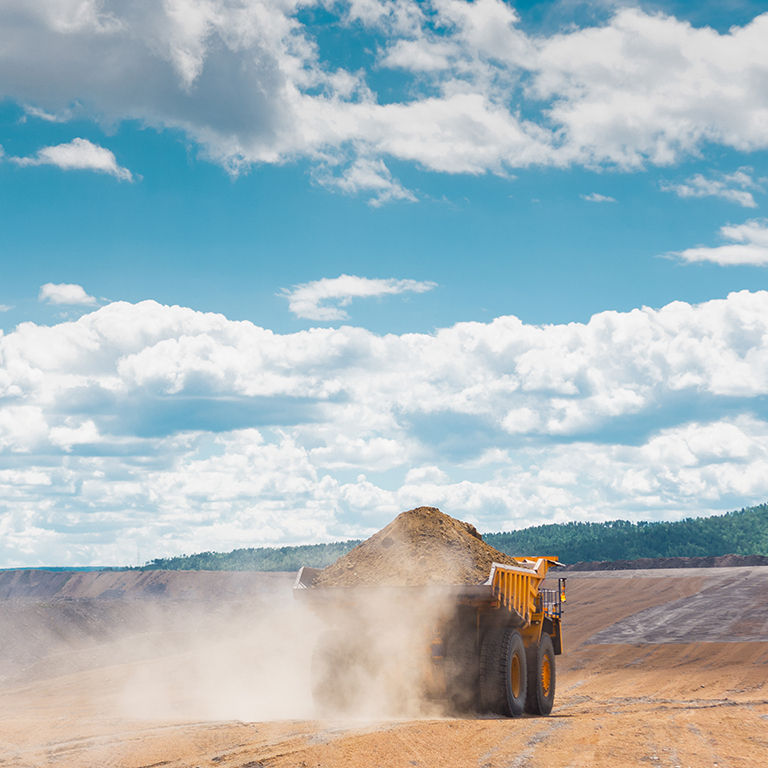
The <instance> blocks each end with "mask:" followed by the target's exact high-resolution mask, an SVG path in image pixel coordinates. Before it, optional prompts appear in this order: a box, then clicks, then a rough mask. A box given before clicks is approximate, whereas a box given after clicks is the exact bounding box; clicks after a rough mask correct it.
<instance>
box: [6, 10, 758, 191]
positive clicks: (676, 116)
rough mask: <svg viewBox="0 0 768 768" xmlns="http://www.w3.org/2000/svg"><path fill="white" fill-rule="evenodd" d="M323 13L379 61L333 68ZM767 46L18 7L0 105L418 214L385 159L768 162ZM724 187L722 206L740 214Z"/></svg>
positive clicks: (611, 28) (472, 15) (466, 165)
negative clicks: (399, 204)
mask: <svg viewBox="0 0 768 768" xmlns="http://www.w3.org/2000/svg"><path fill="white" fill-rule="evenodd" d="M320 5H322V7H323V9H324V13H326V14H329V15H330V17H332V18H333V19H334V21H335V23H336V27H335V28H336V29H337V31H338V33H339V35H341V36H342V37H344V36H347V37H349V38H350V39H351V38H352V37H354V36H355V35H356V34H357V33H358V30H360V29H363V30H364V31H365V33H369V34H372V35H375V36H376V37H377V45H376V46H371V52H370V54H369V60H368V61H367V62H366V61H363V62H361V63H356V66H355V69H354V70H351V69H345V68H343V67H339V66H338V65H337V64H335V63H332V62H330V61H328V60H326V59H324V58H323V47H322V46H321V45H319V44H318V42H317V41H316V39H315V36H314V29H313V27H312V25H311V23H305V22H304V21H303V18H304V17H303V16H302V15H301V14H302V12H303V11H305V10H307V9H310V8H312V7H314V6H317V7H319V6H320ZM766 35H768V14H762V15H759V16H757V17H755V18H754V19H752V20H751V21H750V22H749V23H747V24H745V25H744V26H741V27H737V26H736V27H733V28H731V29H729V30H728V31H727V32H724V33H720V32H717V31H715V30H713V29H711V28H709V27H700V28H697V27H695V26H693V25H691V24H690V23H688V22H686V21H681V20H679V19H677V18H675V17H674V16H669V15H665V14H663V13H646V12H645V11H643V10H641V9H639V8H627V7H619V8H618V9H617V10H616V12H615V13H614V14H613V15H611V16H609V17H608V18H607V19H606V20H605V21H603V22H602V23H601V24H599V25H595V26H590V27H584V28H579V27H578V26H576V25H572V26H570V27H568V28H567V29H564V30H563V31H560V32H557V33H552V34H541V33H528V32H526V31H525V30H524V29H523V28H522V27H521V24H520V19H519V16H518V14H517V12H516V11H515V9H514V8H513V7H511V6H510V5H509V4H508V3H506V2H503V0H476V1H475V2H465V1H464V0H430V1H428V2H424V3H422V2H419V1H418V0H397V2H392V0H365V2H360V1H359V0H342V2H340V3H337V4H331V5H329V4H327V3H320V2H319V0H307V2H301V3H296V2H293V1H291V0H174V2H172V3H170V2H168V3H160V2H158V1H157V0H137V1H136V2H132V3H97V2H90V0H89V1H88V2H78V3H51V2H49V0H26V2H23V3H21V2H10V3H4V4H2V7H0V91H1V92H2V94H3V95H4V97H6V98H11V99H16V100H17V101H18V102H19V103H21V104H24V105H26V107H25V108H26V109H27V111H28V114H35V115H37V116H39V117H41V118H42V119H50V118H51V117H53V116H64V115H66V109H68V105H71V104H79V105H81V106H79V107H78V116H81V115H82V117H84V118H85V117H88V116H90V117H91V118H94V119H98V120H100V121H103V120H107V121H111V122H113V123H119V122H120V121H122V120H140V121H143V122H144V123H145V124H147V125H151V126H153V127H155V128H157V129H159V130H163V129H173V130H177V131H179V132H181V133H183V134H184V135H185V136H186V137H188V139H190V140H192V141H194V142H196V143H197V144H198V145H199V146H200V148H201V150H202V154H203V155H204V156H205V157H207V158H208V159H210V160H212V161H214V162H217V163H220V164H221V165H222V166H223V167H225V168H226V169H227V170H228V171H229V172H231V173H233V174H235V173H238V172H239V171H241V170H242V169H245V168H248V167H249V166H250V165H252V164H257V163H279V162H284V161H286V160H290V159H295V158H309V159H310V160H311V161H313V162H315V163H316V164H317V167H318V168H319V169H321V171H322V172H321V173H320V174H319V178H321V179H325V180H326V182H327V183H330V184H331V185H332V186H335V187H336V188H339V189H342V190H345V191H348V192H360V191H363V192H366V193H367V192H369V191H372V192H373V194H374V198H373V200H374V201H375V202H376V203H384V202H386V201H390V200H398V199H400V200H410V199H412V196H413V193H412V192H410V191H409V190H407V189H405V188H404V187H403V186H402V185H401V184H400V183H399V182H398V181H397V180H396V179H394V178H393V177H392V174H391V171H390V169H389V167H388V166H387V163H388V162H390V160H391V159H394V160H396V161H405V162H409V163H414V164H416V165H417V166H418V167H419V168H420V169H424V170H428V171H436V172H446V173H470V174H481V173H497V174H501V175H509V173H510V169H514V168H521V167H528V166H531V165H544V166H556V167H567V166H570V165H583V166H586V167H590V168H594V167H598V166H613V167H617V168H620V169H625V170H632V169H637V168H642V167H646V166H648V165H658V166H666V165H670V164H672V163H675V162H678V161H680V160H681V159H684V158H686V157H690V156H699V155H700V154H701V152H702V151H703V150H704V149H705V148H706V147H707V146H708V145H712V144H714V145H718V146H723V147H728V148H732V149H736V150H738V151H742V152H749V151H755V150H760V149H765V148H766V147H768V124H767V123H766V120H765V112H766V110H767V109H768V91H766V89H765V87H764V81H765V78H766V73H767V72H768V58H767V54H766V46H765V44H764V43H765V39H766ZM105 62H108V66H107V65H106V64H105ZM386 69H389V70H397V71H399V72H401V73H403V74H404V75H405V77H406V85H405V87H404V89H403V92H402V94H401V95H400V96H399V97H398V95H397V94H394V95H393V94H389V93H388V94H383V95H382V96H381V97H380V95H379V94H377V93H376V92H375V90H374V89H373V87H372V84H371V83H372V78H371V74H372V73H373V72H376V71H381V70H386ZM31 110H35V111H31ZM78 151H81V152H82V150H78ZM105 151H106V150H105ZM62 152H63V151H62ZM62 152H59V153H58V155H51V154H43V155H39V156H38V157H37V158H31V160H34V161H36V162H49V161H50V162H53V161H54V158H55V157H57V156H58V159H59V160H61V155H62ZM91 155H92V157H94V156H93V152H91ZM62 162H63V160H62ZM93 162H94V163H96V162H97V159H94V160H93ZM98 162H99V163H101V165H100V166H99V167H100V168H101V169H102V170H105V171H106V172H109V173H113V174H115V175H117V176H118V177H125V178H128V176H127V174H128V171H127V170H126V169H124V168H120V167H119V166H118V165H117V164H116V162H115V163H114V165H112V164H111V163H110V161H109V158H108V157H107V156H106V155H100V156H99V159H98ZM88 167H91V166H88ZM331 172H332V173H333V174H334V175H335V177H336V183H335V185H334V184H333V182H332V180H329V179H328V174H329V173H331ZM698 184H699V182H698V181H693V182H690V183H689V182H686V183H685V186H687V187H690V188H691V189H692V190H693V191H694V193H697V190H700V189H701V190H703V189H704V187H702V186H697V185H698ZM728 184H729V185H730V186H728V187H727V188H728V189H730V190H731V192H730V198H729V199H734V200H736V201H737V202H738V199H740V200H742V201H748V194H749V193H750V189H741V188H739V187H738V182H737V181H735V180H734V181H732V182H728ZM734 185H735V186H734ZM740 191H741V192H746V193H747V194H739V192H740ZM737 198H738V199H737ZM742 204H744V203H742Z"/></svg>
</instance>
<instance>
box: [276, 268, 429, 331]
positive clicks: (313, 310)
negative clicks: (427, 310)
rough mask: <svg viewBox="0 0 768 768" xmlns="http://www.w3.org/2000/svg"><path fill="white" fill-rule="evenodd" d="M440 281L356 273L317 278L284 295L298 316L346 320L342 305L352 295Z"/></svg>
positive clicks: (413, 289) (411, 289)
mask: <svg viewBox="0 0 768 768" xmlns="http://www.w3.org/2000/svg"><path fill="white" fill-rule="evenodd" d="M435 286H436V283H432V282H426V281H422V282H420V281H418V280H395V279H393V278H390V279H386V280H382V279H371V278H368V277H357V276H356V275H341V276H340V277H334V278H328V277H324V278H322V279H321V280H314V281H313V282H311V283H302V284H301V285H296V286H294V287H293V288H292V289H291V290H290V291H288V290H285V289H283V293H282V294H281V295H283V296H285V298H287V299H288V309H290V311H291V312H293V314H294V315H296V317H302V318H306V319H307V320H322V321H333V320H344V319H346V318H347V317H348V315H347V313H346V312H345V311H344V310H343V309H341V307H346V306H348V305H349V304H351V303H352V299H359V298H365V299H368V298H377V297H381V296H391V295H394V294H398V293H425V292H426V291H431V290H432V289H433V288H434V287H435Z"/></svg>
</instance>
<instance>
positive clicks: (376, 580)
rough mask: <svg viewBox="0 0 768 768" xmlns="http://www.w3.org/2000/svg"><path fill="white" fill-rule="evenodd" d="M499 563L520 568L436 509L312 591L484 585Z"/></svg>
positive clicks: (355, 554)
mask: <svg viewBox="0 0 768 768" xmlns="http://www.w3.org/2000/svg"><path fill="white" fill-rule="evenodd" d="M494 562H496V563H504V564H509V565H515V564H516V562H515V560H514V559H513V558H511V557H510V556H509V555H505V554H504V553H503V552H499V551H498V550H497V549H494V548H493V547H491V546H489V545H488V544H486V543H485V542H484V541H483V537H482V536H481V535H480V534H479V533H478V532H477V529H476V528H475V527H474V526H473V525H470V524H469V523H463V522H462V521H461V520H455V519H454V518H452V517H449V516H448V515H445V514H443V513H442V512H441V511H440V510H439V509H437V508H436V507H417V508H416V509H411V510H409V511H408V512H403V513H402V514H401V515H398V517H396V518H395V519H394V520H393V521H392V522H391V523H390V524H389V525H388V526H387V527H386V528H383V529H382V530H380V531H379V532H378V533H375V534H374V535H373V536H371V538H370V539H367V540H366V541H364V542H363V543H362V544H359V545H358V546H357V547H355V548H354V549H353V550H352V551H351V552H348V553H347V554H346V555H344V556H343V557H340V558H339V559H338V560H337V561H336V562H335V563H334V564H333V565H329V566H328V567H327V568H325V569H324V570H322V571H321V572H320V573H319V574H318V575H317V577H316V579H315V581H314V583H313V586H315V587H360V586H388V587H404V586H427V585H430V584H482V583H483V582H484V581H486V579H487V578H488V574H489V573H490V571H491V564H492V563H494Z"/></svg>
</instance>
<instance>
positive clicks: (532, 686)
mask: <svg viewBox="0 0 768 768" xmlns="http://www.w3.org/2000/svg"><path fill="white" fill-rule="evenodd" d="M526 655H527V657H528V695H527V697H526V701H525V711H526V712H529V713H530V714H532V715H548V714H549V713H550V712H551V711H552V705H553V704H554V703H555V649H554V646H553V645H552V638H551V637H550V636H549V635H547V634H542V635H541V640H539V642H538V643H531V644H530V645H529V646H528V649H527V652H526Z"/></svg>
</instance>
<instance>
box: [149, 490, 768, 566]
mask: <svg viewBox="0 0 768 768" xmlns="http://www.w3.org/2000/svg"><path fill="white" fill-rule="evenodd" d="M483 540H484V541H486V542H487V543H488V544H490V545H491V546H492V547H495V548H496V549H498V550H500V551H502V552H506V553H507V554H508V555H527V556H532V555H553V556H557V557H559V558H560V561H561V562H563V563H577V562H580V561H595V560H637V559H639V558H645V557H651V558H653V557H708V556H715V557H717V556H720V555H731V554H733V555H764V556H768V504H761V505H759V506H757V507H748V508H746V509H741V510H738V511H735V512H727V513H726V514H724V515H717V516H715V517H700V518H686V519H685V520H679V521H676V522H671V523H667V522H658V523H650V522H639V523H632V522H629V521H628V520H612V521H610V522H606V523H555V524H551V525H536V526H533V527H531V528H524V529H522V530H519V531H511V532H507V533H487V534H485V535H484V536H483ZM359 543H360V541H359V540H355V541H338V542H334V543H332V544H306V545H300V546H293V547H275V548H273V547H257V548H249V549H235V550H233V551H232V552H201V553H199V554H196V555H182V556H181V557H168V558H162V557H161V558H156V559H154V560H152V561H151V562H149V563H147V564H146V565H144V566H142V567H141V570H169V571H296V570H298V569H299V568H301V566H302V565H307V566H310V567H312V568H325V567H326V566H328V565H331V564H332V563H334V562H336V560H338V558H339V557H341V556H342V555H345V554H346V553H347V552H349V551H350V550H351V549H352V548H354V547H356V546H357V545H358V544H359Z"/></svg>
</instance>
